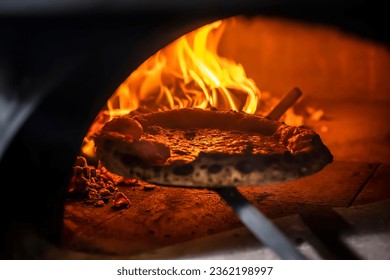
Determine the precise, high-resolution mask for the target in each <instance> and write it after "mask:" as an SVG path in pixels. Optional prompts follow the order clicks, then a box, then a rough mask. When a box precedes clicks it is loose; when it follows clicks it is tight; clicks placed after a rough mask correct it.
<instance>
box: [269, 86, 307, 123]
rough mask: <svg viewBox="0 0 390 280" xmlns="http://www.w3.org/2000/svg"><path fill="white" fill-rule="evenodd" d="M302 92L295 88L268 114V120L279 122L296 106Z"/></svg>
mask: <svg viewBox="0 0 390 280" xmlns="http://www.w3.org/2000/svg"><path fill="white" fill-rule="evenodd" d="M301 95H302V92H301V90H300V89H299V88H297V87H295V88H293V89H292V90H291V91H290V92H289V93H288V94H286V95H285V96H284V97H283V98H282V99H281V100H280V101H279V103H278V104H277V105H276V106H275V107H274V108H273V109H272V111H271V112H270V113H269V114H268V116H267V118H268V119H270V120H278V119H280V117H281V116H282V115H283V114H284V113H286V111H287V110H288V109H289V108H290V107H291V106H293V105H294V104H295V102H296V101H297V100H298V99H299V97H301Z"/></svg>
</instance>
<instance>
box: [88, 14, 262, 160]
mask: <svg viewBox="0 0 390 280" xmlns="http://www.w3.org/2000/svg"><path fill="white" fill-rule="evenodd" d="M225 27H226V22H225V21H223V20H219V21H216V22H213V23H211V24H208V25H205V26H203V27H201V28H199V29H197V30H195V31H193V32H190V33H188V34H186V35H184V36H182V37H180V38H178V39H177V40H176V41H174V42H173V43H171V44H170V45H168V46H166V47H164V48H163V49H161V50H159V51H158V52H157V53H156V54H154V55H153V56H151V57H150V58H149V59H147V60H146V61H145V62H144V63H143V64H142V65H140V66H139V67H138V68H137V69H136V70H135V71H134V72H133V73H132V74H131V75H130V76H129V77H128V78H127V79H126V80H125V81H124V82H123V83H122V84H121V85H120V86H119V87H118V89H117V90H116V91H115V92H114V94H113V95H112V96H111V97H110V98H109V100H108V101H107V104H106V108H104V109H103V110H102V111H101V112H100V114H99V115H98V117H97V118H96V120H95V122H94V124H93V125H92V126H91V128H90V130H89V132H88V134H87V136H86V137H85V139H84V144H83V147H82V152H83V153H84V154H85V155H89V156H93V155H94V151H93V147H94V144H93V140H92V139H91V138H90V136H91V135H92V134H93V133H95V132H96V131H98V130H100V129H101V127H102V126H103V125H104V124H105V123H106V122H107V121H109V120H111V119H112V118H114V117H117V116H121V115H126V114H129V113H130V112H133V111H136V110H139V111H140V112H153V111H164V110H169V109H176V108H183V107H191V108H202V109H207V108H212V107H214V108H216V109H218V110H236V111H243V112H246V113H249V114H253V113H255V112H256V110H257V106H258V104H259V102H258V101H259V98H260V90H259V89H258V87H257V86H256V84H255V82H254V81H253V80H252V79H250V78H248V77H247V75H246V73H245V70H244V68H243V66H242V65H241V64H238V63H236V62H235V61H234V60H232V59H228V58H225V57H221V56H219V55H218V45H219V42H220V39H221V37H222V35H223V32H224V29H225Z"/></svg>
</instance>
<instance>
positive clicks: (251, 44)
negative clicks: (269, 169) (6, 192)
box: [62, 16, 390, 259]
mask: <svg viewBox="0 0 390 280" xmlns="http://www.w3.org/2000/svg"><path fill="white" fill-rule="evenodd" d="M389 69H390V54H389V51H388V48H387V47H386V46H383V45H381V44H380V43H374V42H371V41H369V40H365V39H362V38H358V37H355V36H354V35H352V34H348V33H345V32H343V31H341V30H338V29H335V28H331V27H328V26H325V25H320V24H318V25H313V24H308V23H305V22H299V21H291V20H287V19H282V18H275V17H265V16H253V17H244V16H234V17H230V18H226V19H221V20H218V21H215V22H211V23H209V24H207V25H205V26H202V27H200V28H198V29H196V30H194V31H192V32H190V33H188V34H185V35H183V36H182V37H180V38H178V39H177V40H175V41H174V42H172V43H171V44H169V45H167V46H165V47H164V48H162V49H161V50H159V51H158V52H157V53H155V54H153V55H152V56H151V57H149V58H148V59H147V60H146V61H145V62H143V63H142V64H141V65H140V66H139V67H138V68H137V69H136V70H135V71H133V72H132V73H131V75H130V76H129V77H128V78H127V79H126V80H125V81H123V83H122V84H121V85H119V86H118V88H117V90H116V91H115V92H114V93H113V95H112V96H111V97H110V98H109V99H108V100H107V103H106V105H105V107H104V108H102V110H101V111H100V113H99V114H98V115H97V117H96V119H95V121H94V122H93V123H92V125H91V127H90V129H89V131H88V133H87V135H86V136H85V138H84V141H83V144H82V147H80V154H79V155H78V157H77V158H76V159H75V164H74V166H73V171H74V172H73V176H72V178H71V181H70V184H69V190H68V198H67V201H66V203H65V213H64V231H63V240H62V246H63V248H65V249H69V250H72V251H74V252H81V253H87V254H99V255H103V256H106V257H118V256H126V257H130V258H155V257H156V256H158V257H157V258H164V257H165V258H172V257H173V258H177V257H184V258H186V257H188V255H186V253H183V252H181V253H179V251H180V248H185V249H186V250H188V254H191V253H192V254H198V256H201V257H205V256H210V255H211V256H213V254H220V255H217V256H218V257H220V258H224V257H226V258H229V256H234V253H237V252H239V251H240V250H243V249H242V248H244V249H245V250H248V247H249V245H248V244H249V243H250V242H249V241H248V240H252V239H253V237H252V236H251V234H250V233H248V232H246V231H245V229H243V224H242V222H241V221H240V220H239V219H238V218H237V216H236V215H235V213H234V212H233V211H232V210H231V209H230V208H229V207H228V206H227V205H226V203H225V202H224V201H223V200H222V199H221V197H220V196H219V195H218V194H217V193H216V192H215V191H213V189H210V188H185V187H180V186H177V185H173V186H162V185H160V184H154V183H153V182H149V181H147V180H141V179H138V178H132V177H128V176H122V175H120V174H116V173H115V172H112V170H109V168H107V167H106V166H105V165H104V164H102V163H101V162H100V161H99V159H98V158H97V155H96V147H95V145H96V143H95V139H96V138H95V136H96V133H99V132H100V131H102V129H103V127H105V125H106V124H107V123H110V122H111V123H112V120H116V119H120V118H121V117H123V116H131V117H139V116H141V117H142V115H145V114H153V113H157V112H169V111H174V110H182V109H183V108H188V109H191V110H195V109H196V110H203V111H216V112H229V111H234V112H239V113H240V114H245V115H255V116H260V117H268V118H269V117H270V116H272V117H270V119H273V121H278V122H280V123H285V124H287V125H288V126H297V127H304V128H307V129H310V130H312V131H315V132H316V133H317V134H318V135H319V136H320V137H321V139H322V141H323V143H324V144H325V145H326V147H328V148H329V150H330V152H331V153H332V155H333V156H334V158H333V161H332V162H330V163H329V164H327V165H326V166H324V168H321V170H319V171H318V172H314V174H309V175H307V176H302V177H301V178H297V179H294V180H289V181H286V182H277V183H269V184H263V185H259V186H250V187H246V186H245V185H242V186H238V187H237V188H238V190H239V191H240V192H241V193H242V194H243V196H245V197H246V198H247V199H248V201H250V202H251V203H252V204H253V205H254V206H255V207H256V208H258V209H260V210H261V211H262V212H263V213H265V214H266V216H267V217H269V218H270V219H272V220H275V221H276V223H277V225H278V226H279V227H280V228H281V229H282V230H283V231H284V232H285V233H286V234H287V236H288V237H289V238H290V239H291V240H292V242H293V243H294V244H295V245H296V246H297V247H298V248H299V250H301V251H302V252H304V253H305V254H306V255H307V256H308V257H309V258H314V259H316V258H371V257H372V256H373V249H372V248H371V249H368V248H367V247H364V246H363V247H362V246H359V245H358V239H359V238H363V239H365V240H366V242H367V244H371V245H372V246H373V248H379V247H380V244H381V242H377V243H375V242H372V241H370V238H369V235H370V234H372V233H373V232H381V233H383V232H388V230H389V228H388V226H387V227H385V226H384V223H382V222H378V223H377V224H376V225H370V226H371V229H370V231H368V232H367V230H366V229H367V227H368V223H369V222H368V221H369V220H370V219H372V218H373V216H376V217H378V218H379V220H381V219H386V217H388V214H386V212H387V210H388V209H389V207H388V202H387V203H386V200H387V199H389V198H390V192H389V189H388V187H387V182H388V180H389V175H388V174H389V165H388V164H389V158H390V148H389V147H390V146H389V141H390V126H389V123H388V121H387V117H386V116H387V113H388V109H389V105H390V100H389V95H388V92H389V90H390V83H389V82H388V77H387V74H388V71H389ZM286 100H287V101H286ZM284 102H287V103H284ZM281 104H282V105H281ZM280 106H281V107H282V108H281V109H280ZM278 109H279V111H278ZM184 112H185V111H184ZM180 118H186V115H185V114H182V115H180ZM171 121H172V120H171ZM173 121H177V122H181V121H182V119H177V120H173ZM126 125H129V124H123V123H120V122H119V124H118V125H115V122H114V123H113V125H112V126H111V128H112V127H113V130H114V131H115V132H118V131H119V132H123V133H124V134H126V133H129V134H130V135H132V137H134V134H137V129H136V128H134V127H133V124H130V128H129V127H127V126H126ZM106 127H107V126H106ZM189 129H190V128H189ZM163 133H166V131H163ZM169 133H171V131H168V134H169ZM191 133H193V132H192V131H190V132H188V131H187V132H186V135H187V136H186V138H187V139H188V138H191V141H193V138H194V135H197V134H196V133H198V132H196V133H195V134H191ZM205 134H207V133H205ZM211 135H213V134H212V133H211ZM217 136H218V135H214V137H217ZM164 137H166V138H164V139H167V138H169V137H173V136H172V135H168V136H167V135H165V136H164ZM159 139H160V140H161V138H159ZM194 139H195V140H196V138H194ZM228 139H230V138H228ZM176 140H177V139H176ZM166 141H168V140H166ZM177 141H179V140H177ZM221 141H222V142H219V144H218V145H219V146H222V147H225V148H222V149H227V148H226V147H228V146H229V145H230V144H231V143H229V142H228V141H227V140H226V139H225V142H223V141H224V140H223V139H222V140H221ZM245 141H248V139H245ZM297 141H300V140H299V139H298V140H297ZM177 145H178V146H180V143H179V144H177ZM182 145H184V144H183V143H182ZM191 147H193V146H189V147H188V149H189V150H191ZM158 152H159V151H157V153H158ZM182 156H183V158H185V155H182ZM132 164H138V163H132ZM270 164H271V163H270ZM215 168H217V167H215ZM218 168H219V167H218ZM182 172H186V170H184V171H182ZM386 209H387V210H386ZM362 213H363V214H362ZM359 215H361V216H360V218H358V216H359ZM319 220H320V221H321V222H318V221H319ZM352 225H355V226H356V230H355V231H351V228H352ZM325 228H327V229H329V228H332V229H334V231H335V232H336V234H334V233H332V234H331V233H329V232H327V230H325ZM375 228H376V229H375ZM371 231H373V232H371ZM251 238H252V239H251ZM381 238H382V236H381ZM226 240H228V241H226ZM382 241H384V239H383V240H382ZM226 242H228V243H226ZM248 242H249V243H248ZM250 244H251V245H250V246H252V248H257V249H256V250H258V248H261V244H258V243H255V244H257V245H255V246H253V244H252V243H250ZM340 244H343V246H341V245H340ZM180 246H181V247H180ZM197 246H200V247H197ZM167 248H168V249H167ZM175 248H176V249H175ZM210 248H211V249H210ZM153 250H154V252H155V253H154V255H153V253H149V252H151V251H153ZM156 252H158V253H156ZM215 252H218V253H215ZM221 252H222V253H221ZM232 252H233V253H232ZM256 252H257V254H260V255H261V254H263V255H261V256H263V257H264V258H273V257H275V256H274V255H272V253H270V252H268V251H264V252H260V253H259V251H256ZM251 253H253V252H251ZM377 253H378V254H379V255H380V254H382V255H381V256H385V255H386V253H385V252H384V251H383V250H382V251H381V250H380V249H379V251H377ZM156 254H157V255H156Z"/></svg>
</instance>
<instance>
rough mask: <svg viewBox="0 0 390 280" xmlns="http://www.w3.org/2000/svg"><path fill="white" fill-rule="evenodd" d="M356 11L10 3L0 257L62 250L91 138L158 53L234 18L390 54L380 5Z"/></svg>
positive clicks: (1, 139) (2, 31) (1, 9)
mask: <svg viewBox="0 0 390 280" xmlns="http://www.w3.org/2000/svg"><path fill="white" fill-rule="evenodd" d="M17 2H19V1H17ZM29 2H31V3H29ZM349 2H350V1H338V2H337V4H336V5H333V4H330V3H328V1H316V3H315V4H313V3H312V2H311V1H267V0H264V1H252V0H241V1H219V0H216V1H206V0H205V1H203V0H201V1H171V0H167V1H155V0H153V1H120V0H116V1H95V2H93V3H92V2H91V1H63V0H57V1H54V2H53V1H38V2H37V1H23V3H24V4H23V5H22V4H21V5H18V4H15V2H13V1H2V3H1V4H0V35H1V43H0V131H1V134H0V174H1V179H2V183H1V185H2V188H1V190H2V197H3V199H2V202H1V203H0V217H1V223H2V227H1V230H0V256H1V257H2V258H45V257H46V255H45V252H44V250H42V248H43V247H44V244H45V243H46V242H48V243H52V244H59V242H60V240H61V226H62V215H63V203H64V197H65V193H66V188H67V186H68V183H69V178H70V175H71V172H72V165H73V163H74V160H75V157H76V155H77V154H78V153H79V150H80V146H81V142H82V139H83V137H84V135H85V134H86V132H87V130H88V128H89V126H90V124H91V123H92V121H93V119H94V117H95V116H96V115H97V113H98V112H99V110H100V109H101V108H102V106H103V105H104V103H105V101H106V100H107V99H108V97H110V96H111V94H112V93H113V92H114V90H115V89H116V87H117V86H118V85H119V84H120V83H121V82H122V81H123V80H124V79H125V78H126V77H127V76H128V75H129V74H130V73H131V72H132V71H133V70H134V69H135V68H136V67H137V66H138V65H139V64H140V63H141V62H142V61H144V60H145V59H147V58H148V57H149V56H150V55H152V54H153V53H155V52H156V51H157V50H158V49H160V48H161V47H163V46H164V45H166V44H168V43H169V42H171V41H173V40H174V39H176V38H177V37H179V36H181V35H183V34H185V33H186V32H188V31H191V30H193V29H194V28H197V27H199V26H201V25H203V24H206V23H209V22H211V21H213V20H216V19H220V18H225V17H229V16H234V15H247V16H252V15H269V16H278V17H286V18H292V19H297V20H304V21H307V22H323V23H325V24H329V25H334V26H336V27H339V28H342V29H345V30H346V31H348V32H352V33H355V34H357V35H359V36H362V37H367V38H369V39H370V40H375V41H380V42H385V43H386V44H387V42H388V34H387V32H386V31H385V26H387V25H386V23H385V22H384V19H385V17H384V16H382V14H381V13H382V11H384V10H385V9H383V7H382V8H381V6H380V5H381V4H378V3H375V2H372V1H355V2H354V3H353V4H351V3H349ZM382 5H383V4H382Z"/></svg>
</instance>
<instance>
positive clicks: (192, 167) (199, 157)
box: [94, 108, 333, 188]
mask: <svg viewBox="0 0 390 280" xmlns="http://www.w3.org/2000/svg"><path fill="white" fill-rule="evenodd" d="M94 140H95V146H96V155H97V157H98V159H99V161H100V162H101V164H102V165H103V166H105V167H106V168H107V169H108V170H110V171H111V172H113V173H116V174H118V175H122V176H125V177H130V178H137V179H140V180H143V181H147V182H150V183H155V184H159V185H167V186H183V187H206V188H215V187H232V186H259V185H265V184H272V183H277V182H283V181H288V180H293V179H297V178H300V177H302V176H306V175H310V174H313V173H315V172H317V171H320V170H321V169H323V168H324V167H325V166H326V165H327V164H329V163H331V162H332V160H333V156H332V154H331V152H330V151H329V149H328V148H327V147H326V146H325V145H324V143H323V142H322V140H321V138H320V136H319V135H318V134H317V133H316V132H314V131H313V130H311V129H309V128H305V127H296V126H289V125H287V124H285V123H283V122H279V121H273V120H269V119H267V118H265V117H261V116H258V115H251V114H247V113H243V112H237V111H217V110H212V109H210V110H204V109H196V108H182V109H173V110H168V111H162V112H155V113H149V114H141V115H136V116H131V115H127V116H122V117H117V118H114V119H113V120H111V121H110V122H107V123H106V124H105V125H104V126H103V128H102V129H101V131H99V132H98V133H96V134H95V135H94Z"/></svg>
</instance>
